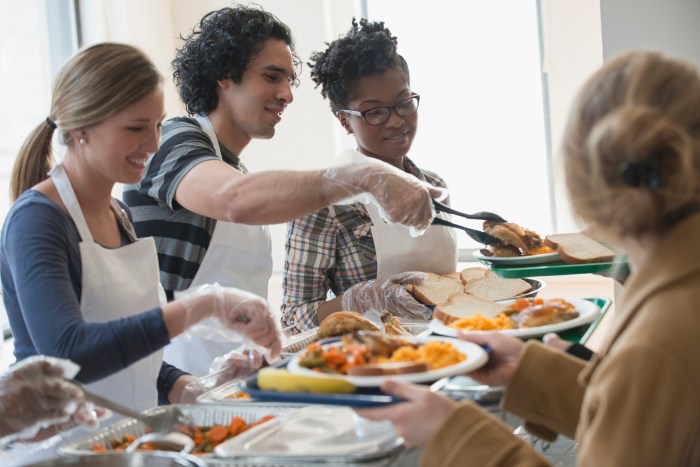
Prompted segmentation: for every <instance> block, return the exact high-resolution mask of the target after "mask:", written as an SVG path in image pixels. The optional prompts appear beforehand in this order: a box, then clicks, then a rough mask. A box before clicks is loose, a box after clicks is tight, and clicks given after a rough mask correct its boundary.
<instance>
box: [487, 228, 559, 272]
mask: <svg viewBox="0 0 700 467" xmlns="http://www.w3.org/2000/svg"><path fill="white" fill-rule="evenodd" d="M484 232H486V233H487V234H489V235H491V236H492V237H495V238H496V240H497V242H496V243H494V244H492V245H487V246H486V247H484V248H482V249H481V250H480V251H475V252H474V257H475V258H476V259H478V260H481V261H489V262H491V263H493V264H498V265H512V266H517V265H527V264H542V263H551V262H553V261H558V260H559V259H560V256H559V253H558V252H557V251H556V249H554V248H551V247H550V246H549V245H547V244H546V243H545V242H544V241H543V240H542V237H540V235H539V234H537V232H534V231H532V230H529V229H527V228H524V227H521V226H520V225H518V224H516V223H514V222H496V221H486V222H484Z"/></svg>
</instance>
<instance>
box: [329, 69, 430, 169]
mask: <svg viewBox="0 0 700 467" xmlns="http://www.w3.org/2000/svg"><path fill="white" fill-rule="evenodd" d="M350 96H351V97H350V101H349V102H348V106H347V109H349V110H357V111H359V112H363V111H365V110H369V109H372V108H375V107H391V106H393V105H396V104H397V103H398V102H399V101H401V100H403V99H406V98H408V97H410V96H411V89H410V86H409V84H408V80H407V79H406V75H405V74H404V73H403V72H402V71H401V70H398V69H396V68H390V69H388V70H386V71H385V72H384V73H381V74H374V75H370V76H366V77H364V78H360V79H359V80H358V81H357V83H356V84H355V86H354V89H353V90H352V92H351V93H350ZM338 118H339V120H340V122H341V124H342V125H343V127H344V128H345V129H346V130H348V131H349V132H350V133H352V134H353V135H355V141H357V147H358V149H359V150H360V152H362V153H363V154H364V155H366V156H369V157H374V158H375V159H379V160H382V161H384V162H387V163H388V164H391V165H393V166H395V167H398V168H399V169H401V170H403V158H404V156H405V155H406V154H408V151H409V150H410V149H411V144H413V139H414V138H415V135H416V131H417V128H418V112H416V113H414V114H412V115H408V116H405V117H401V116H399V115H397V114H396V112H395V111H394V110H392V111H391V113H390V115H389V120H387V121H386V122H385V123H383V124H381V125H370V124H368V123H367V122H366V121H365V120H364V118H362V117H360V116H357V115H349V114H347V113H340V114H339V115H338Z"/></svg>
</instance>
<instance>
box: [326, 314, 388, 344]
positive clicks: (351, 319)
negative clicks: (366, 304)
mask: <svg viewBox="0 0 700 467" xmlns="http://www.w3.org/2000/svg"><path fill="white" fill-rule="evenodd" d="M354 331H379V328H378V327H377V325H376V324H374V323H373V322H372V321H370V320H368V319H367V318H365V317H364V316H362V315H361V314H359V313H357V312H355V311H336V312H335V313H331V315H330V316H328V317H327V318H326V319H324V320H323V322H322V323H321V325H320V326H319V327H318V332H317V333H316V340H321V339H325V338H327V337H336V336H342V335H344V334H350V333H351V332H354Z"/></svg>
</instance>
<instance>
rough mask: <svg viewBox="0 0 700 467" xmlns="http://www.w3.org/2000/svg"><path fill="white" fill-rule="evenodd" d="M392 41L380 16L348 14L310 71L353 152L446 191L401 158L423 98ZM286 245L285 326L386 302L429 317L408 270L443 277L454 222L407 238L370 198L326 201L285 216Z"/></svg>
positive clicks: (300, 326) (453, 258)
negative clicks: (345, 25) (347, 22)
mask: <svg viewBox="0 0 700 467" xmlns="http://www.w3.org/2000/svg"><path fill="white" fill-rule="evenodd" d="M396 46H397V38H396V37H395V36H393V35H392V34H391V31H389V29H388V28H386V27H385V25H384V23H383V22H369V21H367V20H366V19H361V20H360V22H359V24H358V22H357V21H356V20H354V19H353V21H352V26H351V28H350V30H349V31H348V33H347V34H345V35H344V36H342V37H340V38H338V39H337V40H335V41H333V42H331V43H330V44H328V47H327V48H326V49H325V50H324V51H321V52H315V53H313V54H312V55H311V59H310V60H311V61H310V63H309V66H311V78H312V79H313V81H314V82H315V83H316V85H317V86H321V94H322V95H323V97H324V98H327V99H328V100H329V102H330V106H331V111H332V112H333V114H334V115H335V116H336V117H337V119H338V121H339V122H340V124H341V125H342V126H343V128H344V129H345V130H346V131H347V132H348V133H349V134H352V135H354V137H355V141H356V142H357V150H358V151H359V153H361V154H362V155H363V156H365V157H370V158H374V159H378V160H381V161H383V162H386V163H387V164H390V165H392V166H394V167H397V168H399V169H400V170H403V171H405V172H407V173H409V174H411V175H413V176H415V177H416V178H418V179H420V180H423V181H426V182H428V183H430V184H431V185H433V186H436V187H441V188H445V182H444V181H443V179H442V178H440V176H438V175H437V174H435V173H433V172H429V171H427V170H422V169H419V168H418V167H417V166H416V164H415V163H414V162H413V161H412V160H410V159H409V158H408V157H407V154H408V152H409V151H410V149H411V145H412V143H413V139H414V138H415V136H416V132H417V130H418V105H419V103H420V96H419V95H418V94H416V93H414V92H413V91H412V90H411V85H410V75H409V70H408V64H407V63H406V61H405V60H404V58H403V57H402V56H401V55H399V54H398V52H397V49H396ZM286 251H287V258H286V261H285V269H284V281H283V291H284V297H283V304H282V322H283V325H284V326H285V327H290V326H293V330H292V331H291V333H298V332H301V331H304V330H306V329H310V328H314V327H316V326H318V325H319V323H321V322H322V321H323V320H324V319H325V318H326V317H328V316H329V315H330V314H331V313H333V312H336V311H339V310H352V311H358V312H365V311H367V310H376V311H377V312H381V311H382V310H383V309H388V310H389V311H390V312H392V313H393V314H395V315H399V316H405V317H412V318H422V319H427V318H429V317H430V310H429V309H427V308H426V307H425V306H423V305H421V304H419V303H418V302H416V301H415V300H414V299H413V298H412V297H411V296H410V295H409V294H408V293H407V292H406V290H405V288H404V287H403V285H405V284H408V283H412V282H420V281H421V280H423V279H424V277H425V275H424V274H416V273H414V272H410V271H424V272H432V273H436V274H446V273H450V272H454V271H455V270H456V267H457V243H456V238H455V235H454V233H453V232H452V231H451V229H445V228H429V229H428V230H427V232H426V233H425V234H424V235H422V236H420V237H413V236H411V235H410V233H409V230H408V229H406V228H404V227H398V226H393V225H390V224H387V223H386V222H385V221H384V220H383V218H382V216H381V215H380V213H379V211H378V210H377V209H376V208H375V207H374V206H373V205H371V204H369V203H367V204H364V203H354V204H346V205H332V206H329V207H326V208H323V209H321V210H319V211H317V212H315V213H312V214H310V215H308V216H306V217H303V218H300V219H298V220H296V221H293V222H291V223H289V224H288V227H287V241H286ZM407 271H409V272H407ZM329 290H330V291H331V292H332V293H333V295H334V296H335V298H333V299H331V300H327V295H328V291H329Z"/></svg>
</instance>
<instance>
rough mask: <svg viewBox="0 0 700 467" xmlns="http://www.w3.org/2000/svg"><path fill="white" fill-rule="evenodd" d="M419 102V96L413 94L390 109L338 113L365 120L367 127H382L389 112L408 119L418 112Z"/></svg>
mask: <svg viewBox="0 0 700 467" xmlns="http://www.w3.org/2000/svg"><path fill="white" fill-rule="evenodd" d="M419 102H420V96H419V95H418V94H414V95H412V96H411V97H408V98H406V99H403V100H401V101H399V102H398V103H397V104H395V105H392V106H391V107H375V108H373V109H369V110H364V111H362V112H359V111H357V110H347V109H345V110H339V111H338V113H341V112H343V113H346V114H350V115H356V116H358V117H362V118H364V119H365V122H367V123H368V124H369V125H383V124H384V123H386V122H387V121H388V120H389V116H390V115H391V110H392V109H393V110H394V112H396V115H398V116H399V117H408V116H409V115H413V114H414V113H416V112H417V111H418V103H419Z"/></svg>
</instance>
